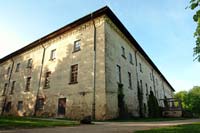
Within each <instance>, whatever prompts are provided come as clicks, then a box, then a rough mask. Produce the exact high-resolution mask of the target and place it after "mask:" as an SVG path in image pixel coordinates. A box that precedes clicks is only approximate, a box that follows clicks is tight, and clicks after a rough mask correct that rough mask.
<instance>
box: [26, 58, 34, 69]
mask: <svg viewBox="0 0 200 133" xmlns="http://www.w3.org/2000/svg"><path fill="white" fill-rule="evenodd" d="M32 64H33V59H28V63H27V68H32Z"/></svg>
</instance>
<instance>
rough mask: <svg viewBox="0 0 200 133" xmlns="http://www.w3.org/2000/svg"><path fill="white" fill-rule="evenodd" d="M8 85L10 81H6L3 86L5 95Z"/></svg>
mask: <svg viewBox="0 0 200 133" xmlns="http://www.w3.org/2000/svg"><path fill="white" fill-rule="evenodd" d="M7 87H8V83H5V85H4V88H3V94H2V95H3V96H5V94H6V89H7Z"/></svg>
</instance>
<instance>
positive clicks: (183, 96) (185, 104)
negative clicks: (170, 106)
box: [174, 91, 189, 109]
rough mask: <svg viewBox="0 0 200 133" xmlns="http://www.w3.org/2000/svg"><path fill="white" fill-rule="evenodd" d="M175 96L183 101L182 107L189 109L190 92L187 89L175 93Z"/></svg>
mask: <svg viewBox="0 0 200 133" xmlns="http://www.w3.org/2000/svg"><path fill="white" fill-rule="evenodd" d="M174 97H175V98H178V99H180V100H181V101H182V107H183V108H184V109H188V108H189V107H188V92H187V91H180V92H178V93H176V94H175V95H174Z"/></svg>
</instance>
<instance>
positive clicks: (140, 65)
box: [139, 63, 142, 72]
mask: <svg viewBox="0 0 200 133" xmlns="http://www.w3.org/2000/svg"><path fill="white" fill-rule="evenodd" d="M139 67H140V72H142V64H141V63H139Z"/></svg>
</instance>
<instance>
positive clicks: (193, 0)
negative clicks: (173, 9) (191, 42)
mask: <svg viewBox="0 0 200 133" xmlns="http://www.w3.org/2000/svg"><path fill="white" fill-rule="evenodd" d="M199 5H200V0H190V6H189V8H190V9H191V10H196V13H195V14H194V15H193V20H194V22H195V23H197V27H196V31H195V32H194V37H195V38H196V46H195V47H194V49H193V50H194V51H193V53H194V56H195V60H198V61H199V62H200V10H199V7H200V6H199Z"/></svg>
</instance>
